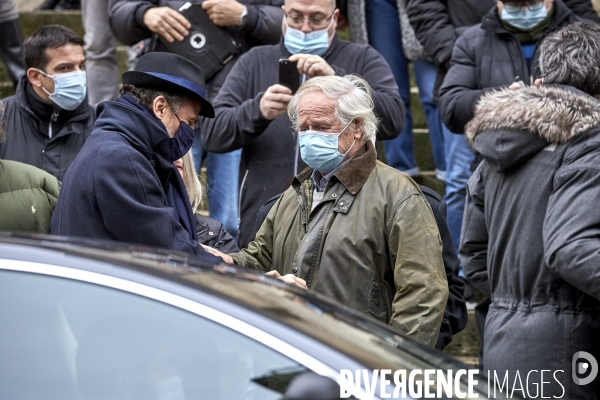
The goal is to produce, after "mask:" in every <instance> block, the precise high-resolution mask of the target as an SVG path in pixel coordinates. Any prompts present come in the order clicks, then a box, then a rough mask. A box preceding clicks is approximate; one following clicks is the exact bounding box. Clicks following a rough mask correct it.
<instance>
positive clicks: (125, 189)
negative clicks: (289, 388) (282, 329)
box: [0, 0, 600, 399]
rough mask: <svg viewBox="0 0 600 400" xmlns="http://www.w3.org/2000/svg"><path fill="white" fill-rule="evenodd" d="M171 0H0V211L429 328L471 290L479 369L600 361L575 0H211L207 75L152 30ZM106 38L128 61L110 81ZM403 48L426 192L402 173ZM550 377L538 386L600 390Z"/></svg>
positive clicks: (33, 224)
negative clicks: (77, 21)
mask: <svg viewBox="0 0 600 400" xmlns="http://www.w3.org/2000/svg"><path fill="white" fill-rule="evenodd" d="M45 3H48V4H45V5H44V7H47V8H53V7H54V6H56V4H58V3H59V2H58V1H54V2H53V1H46V2H45ZM51 3H52V4H54V3H56V4H54V6H52V7H51ZM60 3H61V4H62V3H65V4H66V3H73V2H68V1H61V2H60ZM167 3H168V4H167ZM175 3H177V4H175ZM179 3H181V4H179ZM183 3H184V2H183V1H182V2H164V1H162V0H94V1H92V0H82V2H81V9H82V16H83V23H84V28H85V36H84V38H81V37H79V36H78V35H77V34H76V33H74V32H73V31H71V30H70V29H68V28H66V27H64V26H60V25H48V26H45V27H42V28H40V29H38V30H37V31H36V32H35V33H33V35H31V36H30V37H28V38H26V39H25V40H24V41H21V38H20V31H19V27H18V20H17V14H16V12H15V9H14V5H13V4H12V1H11V0H0V50H1V53H2V57H3V60H4V62H5V65H6V66H7V71H8V72H9V76H10V78H11V79H12V80H13V82H14V84H15V88H16V93H15V94H14V95H13V96H10V97H7V98H4V99H2V100H1V102H0V121H1V125H0V128H1V129H0V208H1V212H0V214H1V215H0V230H8V231H28V232H38V233H51V234H55V235H63V236H72V237H87V238H97V239H104V240H116V241H124V242H131V243H138V244H143V245H148V246H156V247H162V248H168V249H173V250H180V251H185V252H188V253H191V254H194V255H197V256H199V257H204V258H207V259H212V260H214V261H219V262H223V261H224V262H227V263H231V264H236V265H238V266H241V267H244V268H250V269H255V270H258V271H261V272H264V273H267V274H268V275H270V276H273V277H277V278H279V279H281V280H283V281H285V282H287V283H289V284H290V285H293V286H296V287H299V288H304V289H308V290H311V291H315V292H318V293H321V294H324V295H326V296H328V297H330V298H332V299H334V300H337V301H339V302H341V303H343V304H345V305H346V306H349V307H351V308H353V309H355V310H358V311H360V312H364V313H366V314H369V315H371V316H372V317H374V318H376V319H379V320H381V321H382V322H385V323H388V324H389V325H390V326H391V327H392V328H393V329H396V330H397V331H398V332H401V333H403V334H404V335H406V336H408V337H411V338H413V339H415V340H417V341H419V342H422V343H424V344H426V345H429V346H432V347H437V348H438V349H443V348H444V347H445V346H446V345H447V344H448V343H450V341H451V340H452V336H453V335H455V334H456V333H458V332H459V331H461V330H462V329H463V328H464V327H465V325H466V322H467V308H466V304H465V297H467V300H471V298H472V296H471V295H470V294H469V295H467V294H466V293H467V292H468V291H467V290H466V289H469V288H471V287H475V288H477V289H478V290H480V291H481V292H482V293H483V300H481V301H480V303H479V304H478V306H477V308H476V315H477V319H478V321H477V322H478V326H479V328H480V331H481V334H482V359H481V362H482V367H483V368H484V369H485V370H494V371H497V372H499V373H502V374H504V372H505V371H509V373H510V374H511V375H510V376H511V378H510V379H513V378H514V376H515V374H518V373H519V372H520V373H521V376H523V374H527V371H529V370H534V369H538V370H539V369H563V370H565V371H568V372H570V371H571V369H572V368H573V367H572V366H571V357H572V355H573V354H574V353H575V352H577V351H586V352H589V353H591V354H593V355H595V356H597V357H598V358H600V352H599V351H598V348H597V346H596V345H595V343H594V342H595V341H594V338H595V336H596V335H597V334H599V333H600V319H599V318H598V315H600V313H599V312H600V292H599V290H598V286H596V284H597V282H598V281H597V279H599V278H600V269H599V268H598V267H597V266H598V265H600V260H599V257H600V254H599V253H600V246H599V244H600V243H599V242H598V235H597V231H598V228H597V227H598V226H599V225H600V215H598V213H597V212H596V211H595V207H594V199H595V198H596V197H595V196H596V194H597V193H598V191H599V190H600V189H598V188H599V187H600V171H598V167H597V165H600V164H599V163H598V160H599V157H600V153H599V152H600V150H599V149H600V141H599V140H598V139H597V137H598V135H599V134H600V102H599V99H600V45H599V43H600V25H597V24H599V23H600V18H599V17H598V14H597V13H596V11H595V10H594V8H593V4H592V1H585V0H584V1H582V0H524V1H513V0H502V1H495V0H485V1H484V0H461V1H458V0H447V1H442V0H373V1H362V0H346V1H337V2H336V1H334V0H285V1H283V0H260V1H256V0H255V1H252V2H250V1H245V0H241V1H240V2H238V1H237V0H224V1H217V0H205V1H204V2H202V8H203V9H204V11H205V12H206V13H207V15H208V16H209V18H210V19H211V21H212V22H213V23H214V24H215V25H217V26H220V27H222V28H223V29H224V32H227V34H228V35H230V36H231V37H232V38H233V39H234V40H235V42H236V43H237V46H238V52H237V53H236V54H235V55H234V56H233V57H232V58H231V59H230V60H228V62H227V63H225V64H224V65H223V66H222V67H221V68H220V69H219V70H218V71H217V72H216V73H214V74H211V75H210V76H206V79H205V75H204V73H203V71H202V69H201V68H200V67H199V66H197V65H196V64H194V63H193V62H192V61H190V60H188V59H186V58H184V57H182V56H180V55H177V54H173V53H170V52H168V51H167V47H165V44H164V43H169V42H174V41H183V40H186V37H188V36H189V35H190V32H191V31H192V30H193V27H192V25H191V24H190V22H189V21H188V20H187V19H186V18H185V17H184V16H183V15H182V14H181V13H180V12H179V11H177V10H178V8H174V7H179V6H181V5H182V4H183ZM341 29H348V30H349V33H350V37H351V41H346V40H342V39H340V38H339V37H338V35H337V31H338V30H341ZM9 31H10V32H11V33H10V34H8V36H7V35H6V34H2V32H9ZM158 36H161V37H162V40H161V41H157V37H158ZM117 41H119V42H121V43H123V44H125V45H128V46H132V47H131V54H132V61H133V62H132V69H131V70H130V71H127V72H125V73H124V74H123V75H122V78H121V80H122V87H121V88H120V89H119V79H118V73H117V64H116V57H115V50H116V43H117ZM281 59H287V60H289V61H290V62H292V63H295V64H294V65H297V67H296V68H297V70H298V73H299V75H300V76H301V77H302V82H303V84H302V86H300V89H298V91H297V92H295V93H294V92H293V91H292V90H291V89H290V88H288V87H286V86H284V85H282V84H281V83H280V82H279V79H278V72H279V60H281ZM411 63H412V64H413V69H414V73H415V77H416V83H417V86H418V90H419V97H420V99H421V102H422V104H423V108H424V112H425V116H426V122H427V127H428V129H429V135H430V140H431V144H432V152H433V159H434V161H435V176H436V177H437V178H438V179H439V180H441V181H443V182H444V183H445V193H444V196H443V198H442V197H441V196H440V195H438V194H437V193H436V192H435V191H433V190H432V189H430V188H428V187H425V186H420V185H418V184H416V183H415V181H414V180H413V179H412V178H414V177H416V176H419V174H420V173H421V171H420V169H419V167H418V166H417V165H416V162H415V151H414V146H413V134H412V131H413V126H412V114H411V105H410V79H409V73H408V66H409V64H411ZM377 141H382V142H383V146H382V147H381V148H382V149H384V152H385V157H379V158H380V159H381V158H383V159H385V160H386V161H387V165H386V164H385V163H383V162H381V161H379V160H378V154H377V150H376V149H377V147H376V142H377ZM203 162H205V163H206V166H207V187H206V188H204V187H203V185H202V184H201V183H200V181H199V179H198V175H199V173H200V166H201V165H202V164H203ZM596 181H598V186H596ZM204 193H207V194H208V195H207V197H208V205H209V214H210V217H207V216H205V215H203V214H202V213H200V210H199V209H200V203H201V202H202V199H203V196H204ZM240 249H241V250H240ZM459 255H460V258H459ZM465 288H466V289H465ZM549 345H554V346H556V345H559V346H562V347H561V349H562V350H561V351H555V352H548V351H547V350H546V349H547V347H548V346H549ZM565 354H566V355H565ZM565 376H566V377H567V378H568V379H565V380H564V381H560V382H558V381H557V382H556V383H557V384H558V385H555V386H557V387H552V390H550V391H551V392H552V393H555V394H556V393H560V390H561V387H562V389H563V390H565V391H566V392H567V394H568V395H567V397H568V398H570V399H580V398H581V399H589V398H598V396H599V393H600V385H588V386H579V385H574V384H573V383H572V382H571V380H570V376H571V374H570V373H567V374H566V375H565ZM559 386H560V387H559ZM596 387H598V389H596ZM594 396H596V397H594Z"/></svg>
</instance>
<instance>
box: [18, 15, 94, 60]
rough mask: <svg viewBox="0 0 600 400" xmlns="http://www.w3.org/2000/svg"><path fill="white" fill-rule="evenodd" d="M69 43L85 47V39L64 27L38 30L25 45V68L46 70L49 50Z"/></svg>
mask: <svg viewBox="0 0 600 400" xmlns="http://www.w3.org/2000/svg"><path fill="white" fill-rule="evenodd" d="M68 43H73V44H77V45H79V46H81V47H83V39H82V38H81V37H80V36H79V35H78V34H76V33H75V32H73V31H72V30H70V29H69V28H67V27H65V26H62V25H46V26H43V27H41V28H40V29H38V30H37V31H35V32H34V33H33V35H31V36H30V37H28V38H27V39H26V40H25V42H24V43H23V55H24V59H25V68H26V69H29V68H38V69H41V70H44V68H46V66H47V65H48V62H49V61H50V60H49V59H48V54H47V53H46V50H47V49H58V48H59V47H62V46H64V45H66V44H68Z"/></svg>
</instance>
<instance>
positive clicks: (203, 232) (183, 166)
mask: <svg viewBox="0 0 600 400" xmlns="http://www.w3.org/2000/svg"><path fill="white" fill-rule="evenodd" d="M173 165H175V167H177V170H178V171H179V173H180V174H181V178H182V179H183V183H184V184H185V189H186V191H187V194H188V197H189V200H190V203H191V205H192V211H193V212H194V217H195V218H196V230H197V232H198V242H199V243H200V244H203V245H205V246H210V247H212V248H215V249H219V251H221V252H223V253H235V252H238V251H240V250H239V248H238V247H237V244H236V243H235V240H234V239H233V237H232V236H231V235H230V234H229V232H227V231H226V230H225V229H224V228H223V224H222V223H220V222H219V221H217V220H216V219H213V218H210V217H207V216H205V215H202V214H201V213H200V212H199V209H200V204H201V203H202V196H203V190H202V184H201V183H200V180H199V179H198V175H196V171H195V170H194V159H193V157H192V151H191V150H190V151H188V152H187V153H186V154H185V155H184V156H183V157H182V158H180V159H179V160H177V161H175V162H174V163H173Z"/></svg>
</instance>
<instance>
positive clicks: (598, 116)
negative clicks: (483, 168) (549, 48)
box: [465, 85, 600, 169]
mask: <svg viewBox="0 0 600 400" xmlns="http://www.w3.org/2000/svg"><path fill="white" fill-rule="evenodd" d="M599 125H600V101H598V100H596V99H595V98H593V97H591V96H589V95H587V94H585V93H583V92H581V91H579V90H577V89H574V88H572V87H568V86H562V85H542V86H540V87H534V86H528V87H523V88H519V89H504V90H500V91H493V92H490V93H487V94H486V95H485V96H483V97H482V98H481V100H480V101H479V103H478V104H477V108H476V110H475V117H474V118H473V119H472V120H471V121H470V122H469V123H468V124H467V126H466V129H465V134H466V136H467V140H468V141H469V143H470V144H471V146H473V148H474V149H475V150H476V151H478V152H479V153H481V154H482V155H483V157H484V158H485V159H487V160H490V161H492V164H494V165H496V167H497V168H498V169H505V168H507V167H509V166H511V165H514V164H516V163H518V162H520V161H523V160H525V159H528V158H530V157H531V156H533V155H534V154H536V153H537V152H539V151H541V150H542V149H543V148H545V147H546V146H548V145H549V144H554V145H559V144H563V143H566V142H567V141H569V140H570V139H572V138H573V137H576V136H578V135H581V134H582V133H584V132H586V131H588V130H590V129H592V128H594V127H597V126H599Z"/></svg>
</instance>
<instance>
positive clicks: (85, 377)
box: [0, 271, 306, 400]
mask: <svg viewBox="0 0 600 400" xmlns="http://www.w3.org/2000/svg"><path fill="white" fill-rule="evenodd" d="M0 321H1V323H0V359H1V360H2V362H1V363H0V398H2V399H28V398H31V399H62V400H68V399H144V400H147V399H156V400H163V399H164V400H166V399H168V400H183V399H210V400H215V399H248V400H253V399H257V400H258V399H260V400H269V399H280V398H281V397H282V393H284V392H285V389H286V388H287V385H288V383H289V382H290V380H291V379H292V378H293V377H294V376H296V375H297V374H299V373H301V372H304V371H306V368H305V367H303V366H302V365H300V364H298V363H297V362H295V361H293V360H291V359H290V358H288V357H286V356H284V355H282V354H280V353H278V352H276V351H274V350H273V349H271V348H269V347H267V346H264V345H262V344H261V343H258V342H256V341H254V340H253V339H250V338H248V337H246V336H244V335H242V334H240V333H239V332H236V331H234V330H231V329H229V328H227V327H224V326H222V325H219V324H217V323H215V322H213V321H211V320H208V319H205V318H202V317H200V316H198V315H196V314H193V313H190V312H188V311H185V310H181V309H179V308H176V307H174V306H171V305H167V304H164V303H161V302H158V301H155V300H152V299H148V298H145V297H142V296H139V295H135V294H131V293H128V292H123V291H120V290H116V289H112V288H108V287H105V286H99V285H95V284H91V283H86V282H80V281H75V280H70V279H65V278H58V277H52V276H47V275H38V274H31V273H25V272H14V271H2V272H0Z"/></svg>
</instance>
